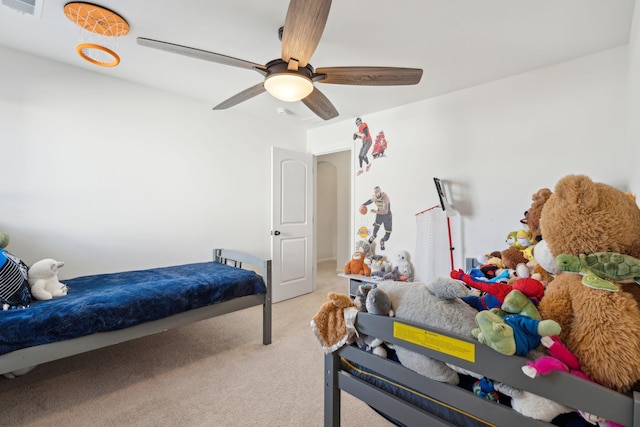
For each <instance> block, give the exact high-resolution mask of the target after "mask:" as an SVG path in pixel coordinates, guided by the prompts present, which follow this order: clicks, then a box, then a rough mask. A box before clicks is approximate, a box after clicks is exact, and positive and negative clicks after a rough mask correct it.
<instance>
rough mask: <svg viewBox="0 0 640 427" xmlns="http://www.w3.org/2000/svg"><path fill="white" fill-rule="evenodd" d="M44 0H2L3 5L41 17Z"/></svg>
mask: <svg viewBox="0 0 640 427" xmlns="http://www.w3.org/2000/svg"><path fill="white" fill-rule="evenodd" d="M43 1H44V0H2V5H3V6H7V7H8V8H9V9H13V10H15V11H17V12H20V13H23V14H25V15H31V16H35V17H38V18H39V17H40V15H41V14H42V3H43Z"/></svg>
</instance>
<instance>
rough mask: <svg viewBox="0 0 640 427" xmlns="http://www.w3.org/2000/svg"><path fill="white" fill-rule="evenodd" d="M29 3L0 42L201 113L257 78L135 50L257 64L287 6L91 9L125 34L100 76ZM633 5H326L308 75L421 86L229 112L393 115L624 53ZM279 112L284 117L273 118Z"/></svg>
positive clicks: (273, 42) (349, 1) (1, 9)
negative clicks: (180, 51) (185, 100)
mask: <svg viewBox="0 0 640 427" xmlns="http://www.w3.org/2000/svg"><path fill="white" fill-rule="evenodd" d="M1 1H2V2H3V3H4V2H6V1H10V0H1ZM13 1H18V0H13ZM19 1H33V0H19ZM37 1H38V3H37V4H36V5H42V13H41V16H40V17H34V16H29V15H25V14H21V13H18V12H16V11H14V10H13V9H11V8H9V7H7V6H6V5H3V6H0V45H3V46H5V47H9V48H12V49H16V50H20V51H24V52H28V53H31V54H34V55H38V56H42V57H45V58H49V59H52V60H55V61H59V62H62V63H65V64H69V65H72V66H75V67H81V68H84V69H87V70H91V71H94V72H97V73H102V74H106V75H110V76H113V77H116V78H119V79H124V80H129V81H132V82H137V83H141V84H144V85H148V86H152V87H156V88H160V89H164V90H167V91H171V92H175V93H178V94H183V95H185V96H188V97H191V98H195V99H199V100H203V101H204V102H205V103H206V104H207V105H208V106H211V107H213V106H214V105H217V104H218V103H220V102H222V101H223V100H225V99H227V98H229V97H230V96H232V95H234V94H236V93H237V92H240V91H242V90H244V89H246V88H249V87H251V86H253V85H256V84H258V83H260V82H261V81H262V79H263V77H262V76H261V75H260V74H258V73H257V72H255V71H252V70H247V69H242V68H236V67H231V66H226V65H221V64H217V63H212V62H208V61H204V60H198V59H193V58H188V57H184V56H180V55H176V54H171V53H168V52H163V51H159V50H156V49H151V48H148V47H143V46H139V45H138V44H137V43H136V38H137V37H147V38H151V39H156V40H161V41H167V42H171V43H175V44H181V45H185V46H190V47H195V48H199V49H203V50H208V51H212V52H216V53H221V54H224V55H228V56H232V57H235V58H239V59H243V60H247V61H250V62H254V63H258V64H266V63H267V62H268V61H270V60H272V59H276V58H279V57H280V41H279V40H278V37H277V30H278V28H279V27H280V26H282V25H283V24H284V19H285V15H286V12H287V7H288V0H268V1H267V0H181V1H173V2H161V1H158V0H130V1H116V0H99V2H97V3H96V2H93V3H95V4H99V5H100V6H102V7H105V8H108V9H111V10H113V11H115V12H117V13H118V14H120V15H121V16H122V17H123V18H125V19H126V20H127V22H128V23H129V25H130V27H131V30H130V33H129V34H128V35H126V36H124V37H122V38H120V39H119V40H117V47H116V48H115V49H114V50H115V51H116V52H117V53H118V54H119V55H120V57H121V63H120V65H118V66H117V67H112V68H105V67H99V66H96V65H93V64H91V63H89V62H87V61H85V60H83V59H81V58H80V57H79V56H78V55H77V53H76V51H75V46H76V45H77V44H78V43H79V42H81V41H82V37H81V34H80V31H79V27H78V26H76V25H75V24H74V23H72V22H71V21H69V20H68V19H67V17H66V16H65V14H64V12H63V7H64V5H65V4H66V3H67V1H65V0H37ZM634 3H635V1H634V0H413V1H402V0H398V1H394V2H391V1H388V0H336V1H334V2H333V5H332V7H331V11H330V13H329V19H328V22H327V25H326V27H325V30H324V33H323V36H322V39H321V40H320V44H319V46H318V48H317V50H316V51H315V53H314V55H313V57H312V58H311V61H310V63H311V65H312V66H314V67H315V68H319V67H333V66H345V65H353V66H356V65H359V66H397V67H415V68H422V69H423V70H424V74H423V76H422V80H421V82H420V83H419V84H418V85H416V86H391V87H374V86H343V85H330V84H319V83H316V87H317V88H319V89H320V90H321V91H322V92H323V93H324V94H325V95H326V96H327V97H328V98H329V99H330V100H331V101H332V103H333V104H334V105H335V107H336V109H337V110H338V112H339V113H340V116H339V117H337V118H335V119H333V120H331V121H329V122H326V121H323V120H321V119H319V118H317V117H315V115H314V114H313V113H312V112H311V111H310V110H309V109H307V107H305V106H304V104H302V103H301V102H294V103H285V102H282V101H278V100H276V99H274V98H272V97H271V96H270V95H269V94H268V93H263V94H261V95H258V96H257V97H255V98H252V99H250V100H248V101H245V102H244V103H241V104H239V105H237V106H234V107H232V108H234V109H236V110H239V111H242V112H243V113H246V114H249V115H257V116H261V117H266V118H268V117H271V116H273V118H274V120H288V121H289V122H290V123H291V124H292V125H299V126H304V127H306V128H312V127H317V126H322V125H324V124H326V123H331V122H336V121H340V120H344V119H347V118H351V117H356V116H358V115H366V114H369V113H372V112H376V111H381V110H385V109H389V108H393V107H396V106H400V105H404V104H407V103H411V102H415V101H419V100H423V99H427V98H430V97H434V96H438V95H441V94H444V93H448V92H453V91H457V90H460V89H464V88H467V87H471V86H474V85H478V84H481V83H486V82H490V81H493V80H496V79H500V78H504V77H507V76H510V75H515V74H519V73H523V72H526V71H530V70H534V69H537V68H540V67H545V66H548V65H552V64H556V63H559V62H563V61H566V60H570V59H574V58H578V57H581V56H584V55H589V54H592V53H595V52H599V51H602V50H606V49H611V48H614V47H618V46H622V45H625V44H627V42H628V39H629V33H630V29H631V21H632V16H633V7H634ZM1 75H2V66H1V64H0V77H1ZM0 96H1V94H0ZM208 106H207V107H206V108H209V107H208ZM279 107H281V108H286V109H287V110H288V111H289V112H290V114H287V115H282V114H281V115H278V113H277V112H276V111H277V109H278V108H279ZM211 114H212V115H215V114H220V112H218V111H211Z"/></svg>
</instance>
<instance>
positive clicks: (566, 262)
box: [556, 252, 640, 292]
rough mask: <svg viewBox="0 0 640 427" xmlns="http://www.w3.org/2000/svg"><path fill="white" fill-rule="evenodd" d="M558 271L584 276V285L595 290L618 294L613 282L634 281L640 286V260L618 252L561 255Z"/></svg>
mask: <svg viewBox="0 0 640 427" xmlns="http://www.w3.org/2000/svg"><path fill="white" fill-rule="evenodd" d="M556 266H557V267H558V270H560V271H564V272H567V273H580V274H582V276H583V277H582V284H583V285H585V286H588V287H590V288H594V289H602V290H605V291H610V292H618V287H617V286H616V285H614V284H613V283H611V282H622V281H625V280H633V281H635V282H636V283H638V284H640V260H639V259H637V258H634V257H632V256H629V255H624V254H620V253H617V252H595V253H592V254H580V255H577V256H576V255H570V254H560V255H558V256H557V257H556Z"/></svg>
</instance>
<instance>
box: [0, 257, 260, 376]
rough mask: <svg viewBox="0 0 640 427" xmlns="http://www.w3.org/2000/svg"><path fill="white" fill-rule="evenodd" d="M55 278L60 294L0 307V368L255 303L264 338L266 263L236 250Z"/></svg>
mask: <svg viewBox="0 0 640 427" xmlns="http://www.w3.org/2000/svg"><path fill="white" fill-rule="evenodd" d="M63 282H64V283H65V284H66V285H67V287H68V293H67V295H66V296H64V297H60V298H55V299H52V300H47V301H34V302H33V303H32V304H31V306H30V307H28V308H26V309H21V310H7V311H1V312H0V373H3V374H4V373H9V372H13V371H16V370H20V369H23V368H27V367H31V366H34V365H37V364H40V363H43V362H47V361H51V360H55V359H58V358H61V357H66V356H69V355H72V354H78V353H81V352H84V351H89V350H93V349H96V348H100V347H105V346H107V345H113V344H116V343H119V342H122V341H126V340H129V339H134V338H138V337H141V336H145V335H149V334H151V333H156V332H161V331H164V330H167V329H169V328H172V327H176V326H180V325H183V324H187V323H191V322H194V321H198V320H203V319H206V318H209V317H214V316H217V315H220V314H225V313H229V312H232V311H236V310H239V309H244V308H248V307H251V306H255V305H259V304H262V305H263V307H264V310H263V331H262V332H263V343H264V344H269V343H270V342H271V263H270V261H268V260H261V259H259V258H257V257H254V256H252V255H248V254H244V253H242V252H237V251H229V250H223V249H216V250H215V251H214V260H213V261H211V262H201V263H193V264H186V265H178V266H171V267H162V268H152V269H147V270H138V271H127V272H121V273H112V274H99V275H93V276H85V277H78V278H75V279H70V280H64V281H63Z"/></svg>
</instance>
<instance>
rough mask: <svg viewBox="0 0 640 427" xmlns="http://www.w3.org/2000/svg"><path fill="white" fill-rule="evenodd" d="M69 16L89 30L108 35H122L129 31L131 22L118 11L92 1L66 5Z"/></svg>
mask: <svg viewBox="0 0 640 427" xmlns="http://www.w3.org/2000/svg"><path fill="white" fill-rule="evenodd" d="M64 14H65V15H67V18H69V20H71V22H74V23H75V24H77V25H79V26H80V27H82V28H83V29H85V30H87V31H91V32H92V33H96V34H99V35H101V36H107V37H121V36H124V35H125V34H127V33H128V32H129V24H128V23H127V21H125V20H124V18H122V17H121V16H120V15H118V14H117V13H115V12H113V11H111V10H109V9H106V8H104V7H102V6H98V5H95V4H91V3H82V2H73V3H67V4H66V5H64Z"/></svg>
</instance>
